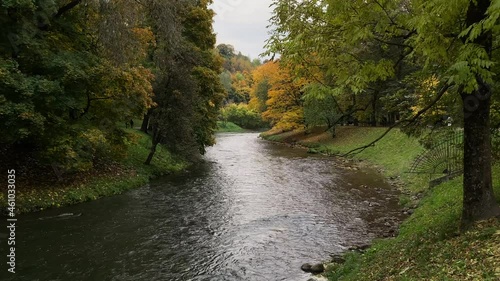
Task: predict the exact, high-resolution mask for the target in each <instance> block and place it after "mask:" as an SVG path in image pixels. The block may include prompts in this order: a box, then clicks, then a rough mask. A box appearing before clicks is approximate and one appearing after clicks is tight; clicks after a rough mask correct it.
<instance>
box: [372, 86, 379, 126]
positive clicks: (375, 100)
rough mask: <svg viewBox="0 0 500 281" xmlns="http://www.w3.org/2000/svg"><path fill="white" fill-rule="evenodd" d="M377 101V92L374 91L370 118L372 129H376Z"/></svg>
mask: <svg viewBox="0 0 500 281" xmlns="http://www.w3.org/2000/svg"><path fill="white" fill-rule="evenodd" d="M377 100H378V91H375V93H373V100H372V116H371V119H372V120H371V125H372V127H377Z"/></svg>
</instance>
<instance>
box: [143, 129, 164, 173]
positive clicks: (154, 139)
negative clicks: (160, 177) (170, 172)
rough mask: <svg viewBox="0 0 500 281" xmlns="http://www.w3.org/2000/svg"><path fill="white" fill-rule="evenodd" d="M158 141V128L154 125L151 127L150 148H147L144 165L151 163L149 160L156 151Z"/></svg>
mask: <svg viewBox="0 0 500 281" xmlns="http://www.w3.org/2000/svg"><path fill="white" fill-rule="evenodd" d="M159 143H160V138H159V135H158V129H157V127H156V126H154V127H153V137H152V140H151V149H150V150H149V155H148V159H146V162H144V164H146V165H150V164H151V161H152V160H153V156H155V153H156V147H157V146H158V144H159Z"/></svg>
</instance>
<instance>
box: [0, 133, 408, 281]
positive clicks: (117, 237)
mask: <svg viewBox="0 0 500 281" xmlns="http://www.w3.org/2000/svg"><path fill="white" fill-rule="evenodd" d="M217 141H218V143H217V145H215V146H214V147H212V148H210V149H209V150H208V152H207V154H206V156H205V160H206V161H204V163H203V164H200V165H199V166H197V167H195V168H193V169H192V171H189V172H186V173H184V174H180V175H175V176H168V177H165V178H161V179H159V180H155V181H153V182H152V183H151V184H150V185H148V186H145V187H142V188H139V189H135V190H133V191H130V192H127V193H125V194H123V195H118V196H114V197H109V198H104V199H100V200H97V201H93V202H89V203H84V204H80V205H76V206H70V207H66V208H60V209H54V210H48V211H44V212H41V213H34V214H27V215H22V216H19V217H18V220H19V222H18V228H17V233H16V234H17V237H16V238H17V266H16V272H17V273H16V274H15V275H11V274H7V272H6V268H5V264H4V265H3V266H2V268H3V269H2V272H0V276H6V277H7V278H6V279H4V278H2V280H33V281H34V280H43V281H45V280H71V281H78V280H89V281H91V280H116V281H118V280H120V281H121V280H131V281H132V280H134V281H136V280H148V281H149V280H166V281H170V280H172V281H174V280H256V281H260V280H271V281H276V280H287V281H294V280H297V281H305V280H307V279H308V278H309V277H310V275H309V274H306V273H304V272H302V271H301V270H300V266H301V264H303V263H305V262H321V261H323V260H326V259H328V257H329V255H330V254H335V253H340V252H342V251H345V250H346V249H347V248H348V247H349V246H352V245H359V244H364V243H368V242H369V241H370V240H371V239H373V238H374V237H376V236H377V235H378V234H380V232H381V231H383V230H384V228H386V225H387V224H388V221H389V222H390V221H391V220H392V219H393V218H395V217H397V218H399V214H400V213H401V212H400V210H399V209H398V206H397V202H398V199H397V196H398V194H397V192H396V191H393V190H391V188H390V186H389V185H388V184H387V183H386V182H385V180H384V179H383V178H381V177H380V175H378V174H377V173H376V172H375V171H373V170H370V169H363V170H361V171H360V170H352V169H345V168H342V165H341V164H340V163H339V161H338V160H335V159H333V158H328V157H322V156H311V155H308V154H306V152H305V151H304V150H301V149H292V148H288V147H286V146H281V145H276V144H272V143H268V142H266V141H263V140H260V139H258V135H257V134H254V133H242V134H221V135H219V136H218V137H217ZM63 213H73V214H80V213H81V216H72V217H71V216H70V217H55V216H57V215H60V214H63ZM1 232H4V231H3V230H2V231H1ZM2 240H3V242H2V245H1V249H5V244H6V243H5V240H4V239H2ZM3 253H5V252H4V251H2V256H4V259H5V255H4V254H3Z"/></svg>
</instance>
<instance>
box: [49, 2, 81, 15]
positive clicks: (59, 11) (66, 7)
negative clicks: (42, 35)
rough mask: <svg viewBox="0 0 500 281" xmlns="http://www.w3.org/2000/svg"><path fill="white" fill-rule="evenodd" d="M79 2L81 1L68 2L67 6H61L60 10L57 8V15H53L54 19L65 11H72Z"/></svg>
mask: <svg viewBox="0 0 500 281" xmlns="http://www.w3.org/2000/svg"><path fill="white" fill-rule="evenodd" d="M81 2H82V0H73V1H71V2H69V3H68V4H66V5H64V6H62V7H61V8H59V10H57V13H56V14H55V15H54V18H59V17H61V16H62V15H63V14H64V13H66V12H67V11H69V10H71V9H73V8H74V7H76V6H77V5H78V4H80V3H81Z"/></svg>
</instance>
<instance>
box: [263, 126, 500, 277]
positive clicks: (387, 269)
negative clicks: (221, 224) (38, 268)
mask: <svg viewBox="0 0 500 281" xmlns="http://www.w3.org/2000/svg"><path fill="white" fill-rule="evenodd" d="M384 130H385V128H368V127H340V128H338V130H337V137H336V138H335V139H332V137H331V135H330V133H327V132H324V131H323V130H320V129H317V130H315V131H314V130H313V131H312V132H309V133H306V132H304V131H298V132H287V133H280V134H272V133H264V134H263V135H262V137H263V138H264V139H267V140H271V141H277V142H282V143H287V144H289V145H299V146H303V147H307V148H308V149H309V150H310V152H312V153H325V154H342V153H345V152H347V151H349V150H351V149H353V148H356V147H359V146H362V145H366V144H368V143H370V142H371V141H372V140H374V139H375V138H376V137H378V136H380V135H381V134H382V133H383V132H384ZM422 151H423V147H421V146H420V145H419V143H418V141H417V140H416V139H414V138H409V137H407V136H406V135H405V134H403V133H401V132H400V131H398V130H394V131H392V132H390V133H389V134H388V135H387V136H386V137H385V138H384V139H382V140H381V141H380V142H379V143H377V144H376V145H375V146H373V147H370V148H367V149H366V150H364V151H363V152H361V153H359V154H357V155H355V156H354V159H355V160H357V161H361V163H365V162H368V163H369V164H370V165H375V166H376V167H377V168H378V169H379V171H380V172H381V173H383V174H384V175H385V176H386V177H388V178H389V179H390V181H391V182H392V183H393V185H395V186H397V187H398V188H400V189H401V190H402V192H403V194H404V195H403V196H402V198H401V200H400V202H401V204H403V205H404V206H406V207H407V208H410V209H411V212H413V215H412V216H410V217H409V218H408V219H407V220H406V221H404V222H403V223H402V225H401V226H400V231H399V235H398V236H397V237H396V238H394V239H381V240H376V241H374V242H373V244H372V247H371V248H370V249H369V250H367V251H366V252H365V253H364V254H361V253H358V252H350V253H347V254H346V255H345V256H344V259H345V260H346V261H345V263H343V264H335V263H330V264H328V265H327V272H326V273H325V276H327V277H328V279H329V280H431V279H434V280H498V279H500V249H499V247H498V245H499V244H500V222H499V220H498V219H492V220H490V221H484V222H479V223H477V224H476V225H475V226H473V227H472V228H471V229H470V230H469V231H467V232H465V233H462V234H460V233H459V225H460V215H461V200H462V178H461V177H459V178H456V179H454V180H451V181H449V182H446V183H443V184H441V185H439V186H436V187H434V188H433V189H429V188H428V176H427V175H415V174H408V173H406V172H407V171H408V170H409V167H410V165H411V163H412V161H413V159H414V158H415V157H416V156H417V155H418V154H419V153H421V152H422ZM493 179H494V188H495V193H496V196H497V198H499V199H500V165H495V166H494V167H493ZM420 198H421V200H420ZM499 201H500V200H499Z"/></svg>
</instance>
